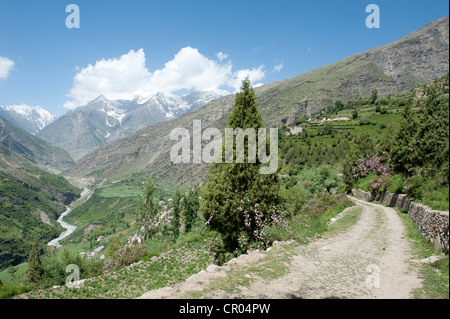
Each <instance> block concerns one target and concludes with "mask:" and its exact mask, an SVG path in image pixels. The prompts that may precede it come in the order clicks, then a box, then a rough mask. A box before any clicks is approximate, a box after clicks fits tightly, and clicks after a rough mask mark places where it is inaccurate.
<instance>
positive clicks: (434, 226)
mask: <svg viewBox="0 0 450 319" xmlns="http://www.w3.org/2000/svg"><path fill="white" fill-rule="evenodd" d="M352 194H353V195H354V196H358V197H361V198H363V199H366V200H369V201H371V200H373V199H374V198H373V196H372V194H370V193H369V192H365V191H363V190H360V189H352ZM376 199H377V200H379V201H380V202H382V203H384V204H387V205H388V206H390V207H398V208H403V209H404V210H406V211H407V212H408V214H409V216H410V217H411V219H412V220H413V221H414V223H415V224H416V226H417V229H418V230H419V231H420V232H421V233H422V235H423V236H424V237H425V238H427V239H428V240H430V241H431V242H432V243H434V245H435V247H436V248H439V247H441V248H442V250H443V251H444V252H445V253H446V254H448V251H449V223H448V221H449V212H445V211H438V210H433V209H431V208H430V207H428V206H426V205H423V204H420V203H415V202H414V201H413V200H412V199H411V198H409V197H408V196H406V195H404V194H393V193H391V192H385V193H383V194H381V195H380V196H379V197H378V198H376Z"/></svg>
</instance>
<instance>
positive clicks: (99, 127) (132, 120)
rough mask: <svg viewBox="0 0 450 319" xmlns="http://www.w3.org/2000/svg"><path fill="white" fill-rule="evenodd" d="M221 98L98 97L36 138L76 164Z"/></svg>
mask: <svg viewBox="0 0 450 319" xmlns="http://www.w3.org/2000/svg"><path fill="white" fill-rule="evenodd" d="M227 93H228V92H227ZM223 95H225V91H204V92H191V93H189V94H185V95H182V96H177V95H173V94H168V93H158V94H155V95H152V96H150V97H136V98H135V99H133V100H109V99H108V98H106V97H105V96H103V95H100V96H99V97H97V98H96V99H94V100H92V101H90V102H87V103H84V104H82V105H80V106H78V107H77V108H75V109H73V110H71V111H69V112H68V113H66V114H64V115H62V116H61V117H59V118H58V119H57V120H55V121H54V122H53V123H51V124H50V125H48V126H46V127H45V128H44V129H43V130H42V131H40V132H39V134H38V135H39V137H41V138H42V139H44V140H46V141H47V142H49V143H51V144H53V145H56V146H58V147H61V148H63V149H65V150H66V151H67V152H69V154H70V155H71V156H72V157H73V158H74V160H78V159H80V158H81V157H83V156H85V155H87V154H88V153H90V152H92V151H93V150H95V149H97V148H99V147H102V146H105V145H107V144H109V143H111V142H114V141H117V140H119V139H121V138H124V137H127V136H129V135H131V134H133V133H135V132H136V131H138V130H139V129H142V128H145V127H147V126H149V125H151V124H154V123H158V122H164V121H166V120H167V119H171V118H175V117H177V116H180V115H182V114H183V113H185V112H187V111H189V110H193V109H195V108H197V107H199V106H202V105H204V104H205V103H207V102H209V101H210V100H212V99H214V98H217V97H219V96H223Z"/></svg>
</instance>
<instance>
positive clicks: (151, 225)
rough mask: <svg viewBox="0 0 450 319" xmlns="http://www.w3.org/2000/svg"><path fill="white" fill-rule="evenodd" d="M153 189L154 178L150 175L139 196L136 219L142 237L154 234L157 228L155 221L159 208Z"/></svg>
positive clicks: (154, 184) (154, 186)
mask: <svg viewBox="0 0 450 319" xmlns="http://www.w3.org/2000/svg"><path fill="white" fill-rule="evenodd" d="M155 190H156V179H155V177H153V176H151V177H149V178H148V181H147V182H146V183H145V184H144V187H143V188H142V195H141V196H139V210H138V214H137V219H136V222H137V225H138V227H139V233H140V234H141V235H142V237H143V238H144V239H148V238H150V237H151V236H152V235H154V234H155V233H156V229H157V226H156V223H157V215H158V212H159V210H158V202H156V201H155V199H154V198H153V197H154V192H155Z"/></svg>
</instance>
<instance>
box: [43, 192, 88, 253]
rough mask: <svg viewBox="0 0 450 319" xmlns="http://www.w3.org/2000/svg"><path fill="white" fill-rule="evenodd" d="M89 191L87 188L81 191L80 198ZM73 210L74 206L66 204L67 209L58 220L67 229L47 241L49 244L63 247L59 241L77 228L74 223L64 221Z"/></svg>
mask: <svg viewBox="0 0 450 319" xmlns="http://www.w3.org/2000/svg"><path fill="white" fill-rule="evenodd" d="M88 193H89V189H87V188H85V189H84V190H83V192H81V195H80V199H81V198H83V197H85V196H86V195H87V194H88ZM71 211H72V208H70V207H69V206H66V211H65V212H64V213H62V214H61V216H59V218H58V220H57V222H58V223H59V224H60V225H61V226H62V227H63V228H65V229H66V230H65V231H64V232H62V233H61V235H59V237H57V238H55V239H52V240H51V241H49V242H48V243H47V245H48V246H54V247H61V244H60V243H59V241H61V240H63V239H64V238H66V237H67V236H69V235H70V234H72V233H73V232H74V231H75V229H76V228H77V226H76V225H72V224H69V223H68V222H65V221H64V217H65V216H67V214H69V213H70V212H71Z"/></svg>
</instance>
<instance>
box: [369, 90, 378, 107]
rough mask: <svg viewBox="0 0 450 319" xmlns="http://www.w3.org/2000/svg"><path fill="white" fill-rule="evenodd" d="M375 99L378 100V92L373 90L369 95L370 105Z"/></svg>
mask: <svg viewBox="0 0 450 319" xmlns="http://www.w3.org/2000/svg"><path fill="white" fill-rule="evenodd" d="M377 99H378V90H377V89H373V90H372V94H371V95H370V104H375V102H376V101H377Z"/></svg>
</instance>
